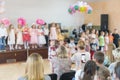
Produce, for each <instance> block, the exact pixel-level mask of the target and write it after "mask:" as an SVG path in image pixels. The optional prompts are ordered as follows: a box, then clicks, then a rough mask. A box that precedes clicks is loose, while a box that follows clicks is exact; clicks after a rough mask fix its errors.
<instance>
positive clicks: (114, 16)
mask: <svg viewBox="0 0 120 80" xmlns="http://www.w3.org/2000/svg"><path fill="white" fill-rule="evenodd" d="M89 4H90V5H91V6H92V7H93V13H92V14H91V15H86V14H85V23H88V22H93V24H94V25H100V15H101V14H109V29H110V30H113V29H114V28H117V29H118V30H119V32H120V28H119V27H120V22H119V21H120V16H119V15H120V9H119V8H120V0H109V1H102V2H90V3H89Z"/></svg>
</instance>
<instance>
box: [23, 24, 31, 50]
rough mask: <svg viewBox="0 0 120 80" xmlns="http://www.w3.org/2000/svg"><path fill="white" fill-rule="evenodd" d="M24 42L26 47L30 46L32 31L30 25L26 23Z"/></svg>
mask: <svg viewBox="0 0 120 80" xmlns="http://www.w3.org/2000/svg"><path fill="white" fill-rule="evenodd" d="M23 42H24V48H25V49H27V48H29V42H30V31H29V27H28V25H25V26H24V27H23Z"/></svg>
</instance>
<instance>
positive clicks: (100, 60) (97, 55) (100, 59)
mask: <svg viewBox="0 0 120 80" xmlns="http://www.w3.org/2000/svg"><path fill="white" fill-rule="evenodd" d="M94 60H95V61H96V62H97V63H99V64H103V62H104V53H103V52H100V51H97V52H96V53H95V54H94Z"/></svg>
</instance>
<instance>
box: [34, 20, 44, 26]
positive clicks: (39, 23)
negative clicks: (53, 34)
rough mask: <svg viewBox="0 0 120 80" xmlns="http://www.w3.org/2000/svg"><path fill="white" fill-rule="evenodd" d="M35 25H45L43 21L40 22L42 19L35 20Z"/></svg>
mask: <svg viewBox="0 0 120 80" xmlns="http://www.w3.org/2000/svg"><path fill="white" fill-rule="evenodd" d="M36 24H38V25H44V24H45V21H44V20H42V19H37V20H36Z"/></svg>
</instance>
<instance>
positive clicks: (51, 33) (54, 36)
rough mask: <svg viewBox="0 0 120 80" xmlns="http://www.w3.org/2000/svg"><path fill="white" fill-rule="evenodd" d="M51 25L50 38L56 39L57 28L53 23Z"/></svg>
mask: <svg viewBox="0 0 120 80" xmlns="http://www.w3.org/2000/svg"><path fill="white" fill-rule="evenodd" d="M51 25H52V26H51V27H50V36H49V37H50V40H57V29H56V25H55V23H52V24H51Z"/></svg>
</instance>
